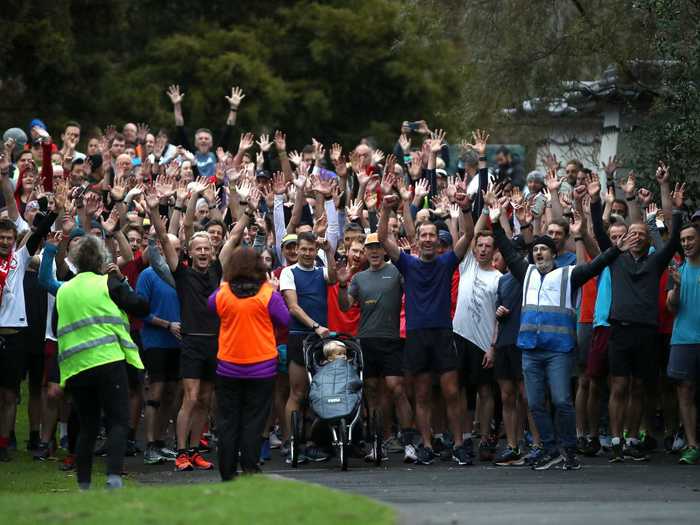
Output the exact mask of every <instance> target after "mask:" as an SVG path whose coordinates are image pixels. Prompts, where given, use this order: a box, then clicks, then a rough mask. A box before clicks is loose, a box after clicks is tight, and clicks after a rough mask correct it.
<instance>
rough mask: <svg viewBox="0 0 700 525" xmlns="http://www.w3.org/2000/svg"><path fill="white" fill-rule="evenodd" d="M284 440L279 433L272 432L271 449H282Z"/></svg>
mask: <svg viewBox="0 0 700 525" xmlns="http://www.w3.org/2000/svg"><path fill="white" fill-rule="evenodd" d="M281 446H282V440H281V439H280V437H279V436H278V435H277V432H270V448H280V447H281Z"/></svg>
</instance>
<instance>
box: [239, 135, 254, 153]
mask: <svg viewBox="0 0 700 525" xmlns="http://www.w3.org/2000/svg"><path fill="white" fill-rule="evenodd" d="M254 143H255V135H253V134H252V133H244V134H243V135H241V140H240V141H239V143H238V151H239V152H241V153H245V152H246V151H248V150H249V149H250V148H252V147H253V144H254Z"/></svg>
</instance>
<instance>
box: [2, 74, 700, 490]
mask: <svg viewBox="0 0 700 525" xmlns="http://www.w3.org/2000/svg"><path fill="white" fill-rule="evenodd" d="M166 93H167V96H168V97H169V99H170V101H171V103H172V106H173V110H174V119H175V127H174V130H175V132H174V133H171V132H169V131H168V130H166V129H161V130H158V131H157V132H155V133H153V132H151V130H150V129H149V126H148V125H146V124H134V123H127V124H125V125H124V126H123V129H122V131H121V132H118V131H117V130H116V128H115V127H114V126H108V127H107V128H105V129H104V130H103V131H100V133H98V134H94V135H92V134H89V135H88V136H85V135H86V134H85V133H84V132H83V130H82V129H81V126H80V124H79V123H77V122H68V123H67V124H66V125H65V127H64V128H63V130H61V131H60V133H51V132H50V130H49V129H47V126H46V125H45V124H44V123H43V122H42V121H41V120H39V119H34V120H32V121H31V122H30V124H29V126H28V128H25V129H22V128H10V129H8V130H7V131H6V132H5V134H4V136H3V141H4V146H3V150H2V152H1V153H0V184H1V186H2V198H1V199H0V200H1V201H2V202H0V204H1V205H2V212H1V214H0V217H1V218H0V291H1V295H0V298H1V299H0V301H1V302H0V461H9V460H10V459H11V458H12V453H11V449H12V448H13V447H17V446H18V445H17V437H16V436H15V434H14V427H15V419H16V417H17V414H16V411H17V404H18V396H19V395H20V392H21V391H22V390H21V388H20V386H21V383H22V381H24V380H25V379H26V380H27V385H28V387H27V389H26V395H27V396H28V400H27V406H28V418H29V428H30V433H29V436H27V437H28V442H27V448H28V449H29V450H31V451H32V453H33V455H34V458H35V459H37V460H46V459H48V458H49V457H52V456H53V455H54V453H55V451H56V450H57V448H58V447H63V448H66V449H67V451H68V454H67V456H66V459H65V460H64V461H63V463H62V464H61V468H62V469H65V470H70V469H76V470H77V480H78V483H79V485H80V487H81V488H82V489H87V488H89V487H90V483H91V470H92V461H93V457H94V456H95V455H106V456H107V474H108V481H107V483H108V486H110V487H119V486H121V478H120V474H121V473H122V471H123V457H124V456H125V455H130V456H133V455H137V454H143V460H144V462H145V463H146V464H158V463H163V462H166V461H172V462H174V467H175V470H176V471H187V470H194V469H201V470H210V469H213V468H214V467H215V465H216V466H217V467H218V468H219V470H220V473H221V477H222V479H224V480H228V479H232V478H234V477H235V476H236V474H237V472H238V471H239V466H240V471H242V472H243V473H254V472H258V471H259V470H260V465H261V464H263V463H264V461H266V460H269V459H270V458H271V454H272V452H271V449H279V451H280V454H281V455H282V456H286V455H287V454H288V453H289V438H290V433H291V432H292V429H291V428H290V421H291V417H292V414H293V413H297V414H302V417H303V420H304V421H305V422H308V425H304V428H305V430H306V431H305V432H304V434H303V440H304V447H303V448H302V449H301V455H300V456H299V461H300V462H302V463H304V462H320V461H326V460H328V459H329V458H330V457H331V456H332V455H333V448H332V446H331V445H332V443H331V442H330V440H329V439H328V438H327V436H326V434H325V433H324V432H323V430H322V429H321V428H319V427H321V426H322V425H320V424H318V422H317V421H316V422H315V421H314V414H313V411H312V410H311V408H310V407H309V404H308V392H309V378H308V374H307V370H306V366H305V356H304V342H305V339H306V338H307V337H308V336H309V335H311V334H315V335H317V336H319V337H322V338H325V337H329V338H332V337H333V334H334V333H347V334H350V335H351V336H353V337H355V338H357V340H359V343H360V346H361V348H362V356H363V375H364V395H365V396H366V400H367V407H368V408H367V410H369V411H370V413H381V414H382V418H381V421H382V426H383V429H382V430H383V435H384V437H385V440H384V443H383V445H382V446H379V447H376V446H368V445H367V444H366V443H365V442H364V441H363V439H362V433H360V434H359V435H358V437H357V438H356V443H354V449H353V452H354V453H355V454H361V455H362V456H364V457H366V459H368V460H372V461H376V460H384V459H386V458H387V457H388V454H390V453H402V454H403V455H404V460H405V461H406V462H410V463H416V464H420V465H429V464H431V463H432V462H434V461H435V460H436V459H441V460H444V461H453V462H454V463H455V464H457V465H460V466H467V465H472V464H473V463H474V462H476V461H477V460H478V461H481V462H493V463H495V464H496V465H499V466H512V465H527V466H529V467H531V468H533V469H535V470H545V469H549V468H552V467H554V466H556V465H559V466H560V467H561V468H563V469H567V470H578V469H580V468H581V459H580V458H581V457H582V456H596V455H601V454H607V455H608V457H609V461H610V462H623V461H648V460H649V459H650V457H651V456H650V453H651V452H653V451H654V450H656V449H661V450H664V449H665V450H666V451H668V452H676V453H678V454H679V461H680V463H683V464H696V463H698V462H699V461H700V452H698V444H697V434H696V430H697V404H696V389H695V385H696V382H697V377H698V374H699V373H700V211H695V212H694V213H693V209H692V208H689V207H688V200H687V198H686V197H687V196H686V195H685V184H683V183H682V176H678V177H676V179H677V180H678V182H675V184H672V182H671V179H672V177H671V170H670V169H669V168H668V166H666V165H665V164H664V163H663V162H660V163H659V165H658V168H657V169H656V176H655V178H656V184H657V185H658V188H644V187H640V185H639V184H638V181H637V177H636V176H635V174H634V173H632V172H628V173H626V174H624V175H623V173H622V167H621V165H620V164H619V163H618V162H617V160H616V159H614V158H613V159H610V161H609V162H608V163H606V164H604V165H603V166H602V167H601V172H600V173H595V172H592V171H591V170H590V169H587V168H585V167H584V166H583V164H582V163H581V162H580V161H578V160H575V159H571V160H568V161H567V162H566V164H565V167H564V168H563V169H562V167H561V165H560V163H559V162H558V161H557V159H556V158H555V157H554V156H553V155H549V156H547V158H546V159H544V160H545V165H546V166H547V169H546V173H543V172H541V171H532V172H530V173H529V174H527V175H525V174H524V173H523V172H522V168H521V167H520V166H517V165H516V163H515V162H514V161H513V158H512V155H511V152H510V151H509V150H508V149H507V148H504V147H502V148H500V149H498V151H497V153H496V154H495V156H494V158H492V159H490V160H491V163H489V158H488V157H487V144H488V140H489V136H488V135H487V134H486V133H485V132H483V131H476V132H474V133H473V134H472V137H471V140H469V141H467V140H464V141H462V142H461V144H460V146H459V147H458V148H452V149H450V148H449V146H448V143H447V141H446V134H445V133H444V132H443V131H442V130H440V129H434V130H431V129H430V128H429V127H428V125H427V123H426V122H425V121H418V122H404V123H402V124H401V125H400V130H398V129H397V131H398V132H399V133H397V135H398V139H397V142H396V144H395V145H394V146H393V147H392V149H391V153H389V154H386V155H385V154H384V153H383V152H382V151H381V150H380V149H378V147H377V145H376V144H375V143H374V142H373V140H372V139H371V138H361V139H360V140H359V141H358V143H357V144H352V145H351V148H350V149H349V151H348V152H347V154H346V153H345V152H344V148H343V147H342V146H340V145H339V144H332V145H331V146H330V148H329V149H328V150H327V149H326V148H325V146H324V145H323V144H322V143H320V142H318V141H316V140H315V139H311V143H310V144H308V145H306V146H304V147H303V149H302V150H301V152H297V151H288V150H287V145H288V141H287V137H286V136H285V134H284V132H283V131H275V132H274V133H273V134H271V135H268V134H266V133H262V134H260V135H259V136H258V137H257V141H256V140H255V137H254V135H253V134H252V133H249V132H244V133H241V134H240V140H239V143H238V149H237V150H235V151H233V150H232V151H229V148H230V146H231V142H232V137H233V134H234V131H235V124H236V117H237V113H238V111H239V109H240V108H241V107H242V106H243V101H244V98H245V95H244V93H243V91H242V90H241V89H239V88H232V90H231V94H230V96H226V97H225V100H226V102H227V103H228V107H229V112H228V115H227V119H226V122H225V127H224V130H223V131H222V132H221V133H220V134H219V135H218V137H216V136H215V135H214V134H213V133H212V132H211V131H210V130H209V129H206V128H200V129H197V130H196V131H195V132H194V134H193V135H192V134H191V133H190V132H189V131H187V130H186V129H185V127H184V118H183V112H182V104H183V100H184V97H185V94H184V93H182V92H181V90H180V88H179V86H170V88H169V89H168V90H167V92H166ZM398 127H399V126H397V128H398ZM192 137H193V138H194V142H193V144H191V142H190V139H191V138H192ZM217 138H218V141H217ZM346 147H347V146H346ZM79 149H83V150H84V152H81V151H79ZM456 151H458V152H459V162H458V168H457V170H456V171H455V172H452V171H449V172H448V167H449V166H450V165H451V164H450V159H449V156H450V153H452V154H453V155H454V154H455V152H456ZM670 160H671V161H672V159H670ZM656 190H658V191H656ZM655 195H658V196H659V199H660V200H658V201H656V200H655V199H656V197H655ZM365 415H366V416H367V415H368V414H365ZM142 419H143V427H144V428H143V429H142V431H143V435H144V443H145V446H144V447H143V450H141V448H140V447H139V446H138V445H137V439H136V436H137V431H138V426H139V424H140V422H141V420H142ZM366 419H369V418H366ZM171 423H173V427H174V430H173V431H172V432H171V431H170V426H171ZM20 437H23V436H20ZM100 437H102V438H103V439H101V440H100ZM98 443H99V446H98ZM214 450H216V451H217V453H218V455H217V456H215V455H214V454H213V452H214Z"/></svg>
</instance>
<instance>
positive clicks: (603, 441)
mask: <svg viewBox="0 0 700 525" xmlns="http://www.w3.org/2000/svg"><path fill="white" fill-rule="evenodd" d="M598 440H599V441H600V448H602V449H603V450H604V451H606V452H608V451H610V450H611V449H612V437H610V436H609V435H607V434H600V435H599V436H598Z"/></svg>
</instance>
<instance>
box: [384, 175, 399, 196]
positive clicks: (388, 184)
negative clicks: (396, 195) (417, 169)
mask: <svg viewBox="0 0 700 525" xmlns="http://www.w3.org/2000/svg"><path fill="white" fill-rule="evenodd" d="M395 183H396V175H394V173H393V172H390V171H387V170H385V171H384V176H383V177H382V186H381V188H382V194H383V195H389V194H390V193H392V190H393V189H394V184H395Z"/></svg>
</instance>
